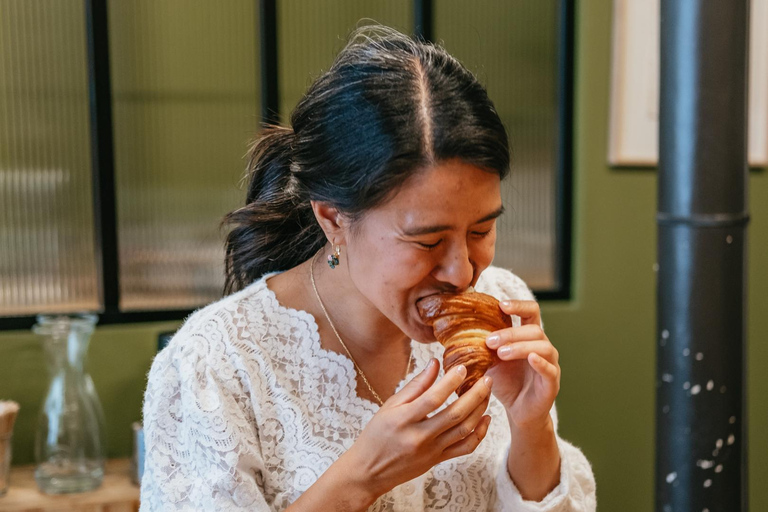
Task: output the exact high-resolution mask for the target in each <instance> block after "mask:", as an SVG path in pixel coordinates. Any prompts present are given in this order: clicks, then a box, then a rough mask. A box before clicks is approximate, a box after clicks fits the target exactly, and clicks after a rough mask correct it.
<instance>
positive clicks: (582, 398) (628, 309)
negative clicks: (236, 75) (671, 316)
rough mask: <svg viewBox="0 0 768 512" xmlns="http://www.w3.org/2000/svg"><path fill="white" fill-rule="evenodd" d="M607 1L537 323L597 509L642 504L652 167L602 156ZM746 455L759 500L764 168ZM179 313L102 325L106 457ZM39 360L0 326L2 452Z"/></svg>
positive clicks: (597, 8) (764, 354)
mask: <svg viewBox="0 0 768 512" xmlns="http://www.w3.org/2000/svg"><path fill="white" fill-rule="evenodd" d="M611 4H612V3H611V2H608V1H607V0H582V1H580V2H579V3H578V11H577V45H576V62H577V71H576V80H575V83H576V93H575V99H576V104H575V108H576V112H575V119H576V126H575V128H576V134H575V135H576V138H575V148H576V149H575V159H574V162H575V218H574V243H575V246H574V290H575V291H574V299H573V300H572V301H570V302H567V303H566V302H564V303H548V304H545V305H544V315H545V316H544V321H545V324H546V328H547V332H548V334H549V336H550V337H551V339H552V340H553V342H554V343H555V344H556V346H557V347H558V348H559V349H560V351H561V354H562V366H563V381H562V391H561V393H560V398H559V400H558V404H559V409H560V415H561V432H562V434H563V435H564V437H566V438H568V439H570V440H571V441H573V442H574V443H575V444H577V445H579V446H580V447H582V448H583V450H584V451H585V453H586V454H587V456H588V457H589V459H590V460H591V462H592V464H593V467H594V470H595V473H596V477H597V483H598V501H599V503H600V510H603V511H608V512H612V511H622V512H632V511H644V512H649V511H651V510H652V509H653V447H654V431H653V428H654V419H653V415H654V393H655V382H654V367H655V342H654V336H655V335H654V331H655V327H654V325H655V281H654V279H655V275H654V272H653V269H652V267H653V264H654V262H655V258H656V238H655V236H656V235H655V233H656V230H655V208H656V174H655V172H654V171H653V170H631V169H612V168H609V167H608V166H607V164H606V154H607V147H606V143H607V139H608V98H609V66H610V37H611V34H610V26H611ZM750 187H751V190H750V196H751V211H752V215H753V220H752V224H751V225H750V249H749V251H750V252H749V258H750V266H749V301H750V315H749V332H748V334H749V353H748V361H749V374H748V375H749V388H748V392H749V396H750V399H749V415H750V416H749V418H750V423H749V427H750V428H749V430H750V440H749V446H750V451H749V462H750V468H749V469H750V500H751V510H768V489H766V488H765V486H762V487H761V486H760V485H759V484H760V483H762V482H765V481H768V457H766V455H768V437H765V436H763V437H761V436H759V433H763V432H768V401H767V400H765V399H764V398H762V397H765V396H768V374H767V373H766V372H764V371H761V370H762V366H764V365H765V364H766V363H768V346H766V345H764V344H762V343H761V341H762V336H761V334H762V333H764V332H768V315H765V314H763V311H764V310H765V305H766V304H768V270H767V269H766V267H765V265H764V263H765V261H766V257H765V256H764V254H763V253H762V252H761V248H762V247H768V201H766V199H768V174H767V173H765V172H762V171H761V172H753V173H752V175H751V180H750ZM177 325H178V324H177V323H173V322H172V323H164V324H145V325H123V326H107V327H100V328H99V329H98V330H97V332H96V334H95V335H94V339H93V342H92V346H91V351H90V355H89V357H90V368H91V373H92V375H93V377H94V380H95V383H96V386H97V388H98V391H99V394H100V396H101V399H102V402H103V405H104V408H105V412H106V415H107V417H108V432H107V434H108V453H109V456H125V455H127V454H128V453H129V452H130V424H131V422H132V421H136V420H138V419H139V415H140V405H141V396H142V392H143V388H144V384H145V377H146V372H147V371H148V369H149V365H150V362H151V359H152V356H153V354H154V349H155V348H154V347H155V343H156V338H157V334H158V333H159V332H162V331H166V330H172V329H174V328H175V327H176V326H177ZM44 375H45V369H44V367H43V358H42V353H41V351H40V346H39V342H37V341H36V340H35V338H34V337H33V336H31V335H29V334H27V333H19V332H8V333H3V334H0V398H14V399H16V400H18V401H20V403H21V405H22V412H21V415H20V417H19V422H18V425H17V428H16V435H15V437H14V450H15V454H14V462H15V463H17V464H22V463H29V462H31V461H32V458H33V455H32V442H33V438H34V430H35V421H36V416H37V411H38V408H39V404H40V399H41V397H42V395H43V393H44V386H45V377H44Z"/></svg>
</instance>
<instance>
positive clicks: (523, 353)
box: [496, 340, 560, 364]
mask: <svg viewBox="0 0 768 512" xmlns="http://www.w3.org/2000/svg"><path fill="white" fill-rule="evenodd" d="M534 353H535V354H538V355H540V356H541V357H543V358H544V359H546V360H547V361H549V362H550V363H553V364H557V363H558V362H559V360H560V354H559V353H558V352H557V349H556V348H555V347H554V346H553V345H552V343H550V342H549V341H544V340H542V341H518V342H517V343H511V344H509V345H504V346H501V347H499V348H498V350H496V355H497V356H499V359H501V360H502V361H516V360H521V359H526V358H527V357H528V356H529V355H530V354H534Z"/></svg>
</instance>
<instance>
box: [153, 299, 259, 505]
mask: <svg viewBox="0 0 768 512" xmlns="http://www.w3.org/2000/svg"><path fill="white" fill-rule="evenodd" d="M196 315H197V316H198V317H197V318H196ZM196 315H193V317H192V318H191V319H190V321H188V322H187V324H185V326H184V327H183V328H182V329H181V330H180V331H179V333H178V334H177V335H176V336H175V337H174V339H173V340H172V341H171V344H170V345H169V346H168V347H167V348H166V349H165V350H163V351H162V352H161V353H160V354H159V355H158V356H157V357H156V358H155V361H154V362H153V364H152V369H151V370H150V372H149V383H148V385H147V391H146V394H145V398H144V429H145V446H146V459H145V469H144V475H143V478H142V485H141V511H142V512H148V511H159V510H163V511H165V510H173V511H181V510H184V511H192V510H218V511H240V510H243V511H244V510H249V511H269V510H270V507H269V506H268V505H267V503H266V500H265V499H264V496H263V493H262V490H261V488H260V486H259V483H258V482H260V481H261V475H262V468H263V463H262V458H261V453H260V451H259V448H258V442H257V435H258V433H257V431H256V429H255V422H254V421H253V413H252V412H250V411H252V410H253V409H252V405H251V400H250V397H249V395H248V393H247V392H246V391H247V382H246V381H244V380H242V379H243V377H242V375H243V373H242V372H240V371H238V370H240V369H241V365H240V363H239V358H238V357H237V355H236V354H234V353H231V349H230V348H229V344H227V343H225V341H226V340H225V338H226V336H227V329H226V325H225V321H224V320H223V319H221V318H219V317H218V316H216V315H200V313H198V314H196ZM200 316H202V318H199V317H200Z"/></svg>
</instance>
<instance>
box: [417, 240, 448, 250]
mask: <svg viewBox="0 0 768 512" xmlns="http://www.w3.org/2000/svg"><path fill="white" fill-rule="evenodd" d="M442 242H443V239H442V238H441V239H440V240H438V241H437V242H435V243H433V244H426V243H424V242H416V243H417V244H418V245H420V246H421V247H423V248H425V249H434V248H435V247H437V246H438V245H440V244H441V243H442Z"/></svg>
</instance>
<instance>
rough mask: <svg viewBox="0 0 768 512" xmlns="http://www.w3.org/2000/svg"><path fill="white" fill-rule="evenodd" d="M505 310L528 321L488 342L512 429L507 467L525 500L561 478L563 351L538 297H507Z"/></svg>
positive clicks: (545, 491) (540, 494) (541, 494)
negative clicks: (557, 409)
mask: <svg viewBox="0 0 768 512" xmlns="http://www.w3.org/2000/svg"><path fill="white" fill-rule="evenodd" d="M500 307H501V309H502V311H504V312H505V313H506V314H508V315H517V316H519V317H520V318H521V319H522V325H520V326H519V327H510V328H507V329H502V330H500V331H496V332H495V333H492V334H491V335H490V336H488V339H487V340H486V345H487V346H488V348H490V349H495V350H496V354H497V355H498V356H499V359H501V363H500V364H497V365H496V366H494V367H493V368H491V369H490V370H489V371H488V374H489V375H492V376H493V379H494V382H495V384H494V388H493V393H494V395H495V396H496V398H498V399H499V401H500V402H501V403H502V404H503V405H504V408H505V409H506V411H507V417H508V418H509V425H510V429H511V433H512V445H511V446H510V449H509V457H508V458H507V471H508V472H509V476H510V477H511V478H512V480H513V481H514V482H515V485H516V486H517V489H518V490H519V491H520V495H521V496H522V497H523V499H526V500H533V501H540V500H542V499H543V498H544V497H545V496H546V495H547V494H548V493H549V492H551V491H552V489H554V488H555V487H556V486H557V483H558V482H559V481H560V452H559V449H558V446H557V438H556V436H555V430H554V426H553V424H552V418H551V417H550V416H549V411H550V410H551V409H552V405H553V404H554V402H555V397H556V396H557V392H558V391H559V390H560V365H559V363H558V359H559V356H558V353H557V350H555V347H553V346H552V343H550V341H549V338H547V335H546V334H544V331H543V330H542V328H541V312H540V311H539V305H538V304H537V303H536V302H534V301H521V300H512V301H503V302H501V303H500Z"/></svg>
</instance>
